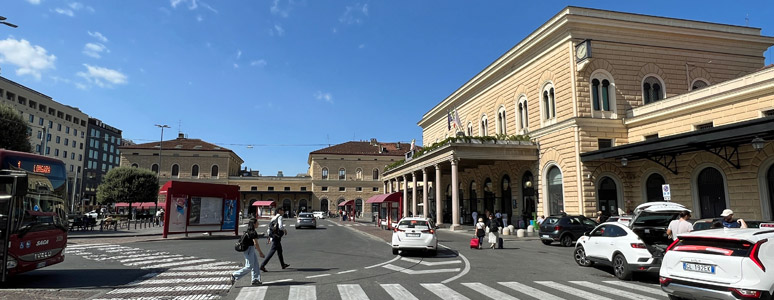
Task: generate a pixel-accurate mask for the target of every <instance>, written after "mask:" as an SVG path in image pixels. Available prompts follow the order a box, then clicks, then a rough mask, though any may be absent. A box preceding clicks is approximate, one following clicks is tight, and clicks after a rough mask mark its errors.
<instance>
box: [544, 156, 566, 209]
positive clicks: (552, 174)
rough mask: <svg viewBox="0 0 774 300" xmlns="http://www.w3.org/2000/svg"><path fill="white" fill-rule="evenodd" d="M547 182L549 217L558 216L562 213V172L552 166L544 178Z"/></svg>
mask: <svg viewBox="0 0 774 300" xmlns="http://www.w3.org/2000/svg"><path fill="white" fill-rule="evenodd" d="M546 179H547V180H546V181H547V182H548V205H549V207H548V212H549V214H551V215H558V214H559V213H560V212H562V211H564V191H563V187H562V171H560V170H559V168H558V167H556V166H553V167H551V169H549V170H548V176H546Z"/></svg>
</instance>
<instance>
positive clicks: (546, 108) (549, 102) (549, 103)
mask: <svg viewBox="0 0 774 300" xmlns="http://www.w3.org/2000/svg"><path fill="white" fill-rule="evenodd" d="M543 112H544V117H545V119H546V120H550V119H553V118H556V99H555V98H554V86H553V85H551V84H547V85H546V86H545V87H543Z"/></svg>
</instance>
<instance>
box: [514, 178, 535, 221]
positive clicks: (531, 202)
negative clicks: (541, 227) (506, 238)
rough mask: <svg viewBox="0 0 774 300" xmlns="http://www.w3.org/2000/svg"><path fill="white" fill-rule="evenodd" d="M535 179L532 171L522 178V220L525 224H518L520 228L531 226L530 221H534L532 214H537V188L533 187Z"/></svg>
mask: <svg viewBox="0 0 774 300" xmlns="http://www.w3.org/2000/svg"><path fill="white" fill-rule="evenodd" d="M533 179H534V178H533V177H532V172H530V171H527V172H524V176H522V177H521V195H522V197H523V198H522V206H521V219H522V221H523V224H522V223H519V224H517V225H518V226H519V228H526V226H527V225H529V221H530V220H533V219H534V217H533V215H532V214H533V213H537V211H536V210H535V187H534V186H533V184H534V180H533Z"/></svg>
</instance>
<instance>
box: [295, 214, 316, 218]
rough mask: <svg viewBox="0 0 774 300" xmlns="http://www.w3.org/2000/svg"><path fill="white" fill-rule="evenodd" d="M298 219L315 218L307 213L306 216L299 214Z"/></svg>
mask: <svg viewBox="0 0 774 300" xmlns="http://www.w3.org/2000/svg"><path fill="white" fill-rule="evenodd" d="M298 217H299V218H313V217H314V216H313V215H312V214H310V213H305V214H299V215H298Z"/></svg>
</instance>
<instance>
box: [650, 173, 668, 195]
mask: <svg viewBox="0 0 774 300" xmlns="http://www.w3.org/2000/svg"><path fill="white" fill-rule="evenodd" d="M664 184H666V181H665V180H664V177H663V176H661V174H655V173H654V174H650V176H648V180H647V181H646V182H645V193H646V195H645V196H646V197H647V201H648V202H652V201H664V192H663V191H662V190H661V186H662V185H664Z"/></svg>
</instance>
